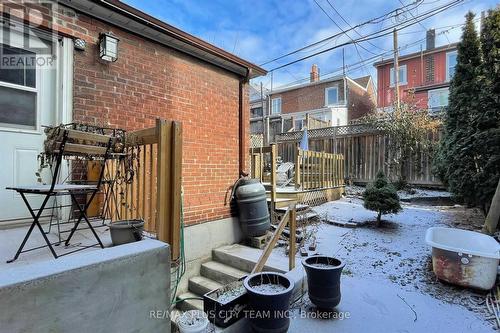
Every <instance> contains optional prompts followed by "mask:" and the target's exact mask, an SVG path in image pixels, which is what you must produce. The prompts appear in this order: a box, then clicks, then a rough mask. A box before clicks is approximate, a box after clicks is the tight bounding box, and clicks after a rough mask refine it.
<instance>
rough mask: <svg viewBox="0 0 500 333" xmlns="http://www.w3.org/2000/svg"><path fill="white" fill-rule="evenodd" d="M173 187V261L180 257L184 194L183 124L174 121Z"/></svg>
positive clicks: (171, 237)
mask: <svg viewBox="0 0 500 333" xmlns="http://www.w3.org/2000/svg"><path fill="white" fill-rule="evenodd" d="M170 165H171V167H170V171H171V175H170V176H171V177H172V182H171V184H172V187H171V189H170V193H169V194H170V198H171V200H172V204H171V207H172V210H171V212H170V213H171V214H170V221H171V223H172V224H171V228H170V230H171V236H170V239H171V244H170V246H171V249H170V256H171V258H172V260H176V259H178V258H179V257H180V233H181V218H182V216H181V214H182V212H181V200H182V197H181V192H182V123H180V122H178V121H174V122H173V123H172V158H171V164H170Z"/></svg>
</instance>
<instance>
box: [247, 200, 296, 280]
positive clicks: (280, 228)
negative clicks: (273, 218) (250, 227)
mask: <svg viewBox="0 0 500 333" xmlns="http://www.w3.org/2000/svg"><path fill="white" fill-rule="evenodd" d="M291 211H292V207H291V206H290V207H288V209H287V211H286V212H285V214H284V215H283V218H282V219H281V222H280V223H279V224H278V228H277V229H276V231H275V232H274V234H273V237H271V240H270V241H269V243H267V245H266V247H265V248H264V251H262V254H261V255H260V257H259V260H257V263H256V264H255V266H254V268H253V269H252V272H251V274H254V273H258V272H261V271H262V269H263V268H264V265H265V264H266V261H267V258H269V256H270V255H271V252H272V251H273V249H274V246H275V245H276V242H277V241H278V239H279V238H280V235H281V233H282V232H283V229H285V226H286V225H287V223H288V219H289V218H290V212H291Z"/></svg>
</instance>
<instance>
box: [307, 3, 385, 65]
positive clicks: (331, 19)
mask: <svg viewBox="0 0 500 333" xmlns="http://www.w3.org/2000/svg"><path fill="white" fill-rule="evenodd" d="M314 3H316V5H317V6H318V7H319V9H321V11H322V12H323V13H324V14H325V15H326V16H327V17H328V18H329V19H330V21H332V22H333V24H335V25H336V26H337V28H339V29H340V31H342V32H343V33H344V34H345V35H346V36H347V37H348V38H349V39H350V40H351V41H352V42H354V40H353V39H352V38H351V36H349V34H348V33H347V32H345V31H344V30H343V29H342V28H341V27H340V25H338V23H337V22H336V21H335V20H334V19H333V17H331V16H330V14H328V13H327V12H326V11H325V9H324V8H323V7H322V6H321V5H320V4H319V3H318V1H316V0H314ZM360 46H361V45H360ZM354 47H355V49H356V53H357V54H358V57H359V60H360V61H361V62H362V61H363V58H362V57H361V54H360V53H359V50H358V45H357V43H354ZM363 49H364V50H366V51H368V50H367V49H365V48H364V47H363ZM369 52H370V53H371V54H375V53H373V52H371V51H369ZM365 71H366V69H365Z"/></svg>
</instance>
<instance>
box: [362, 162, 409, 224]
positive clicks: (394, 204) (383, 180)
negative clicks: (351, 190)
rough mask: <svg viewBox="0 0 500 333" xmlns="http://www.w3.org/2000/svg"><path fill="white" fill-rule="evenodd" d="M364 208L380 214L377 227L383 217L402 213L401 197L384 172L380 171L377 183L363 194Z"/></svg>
mask: <svg viewBox="0 0 500 333" xmlns="http://www.w3.org/2000/svg"><path fill="white" fill-rule="evenodd" d="M363 199H364V207H365V208H366V209H369V210H373V211H375V212H377V213H378V215H377V227H379V226H380V224H381V222H382V215H384V214H391V213H394V214H395V213H397V212H399V211H401V209H402V208H401V205H400V204H399V196H398V193H397V191H396V189H395V188H394V186H393V185H392V184H390V183H389V181H388V180H387V177H386V176H385V174H384V172H382V171H379V172H378V173H377V178H376V179H375V181H374V182H373V183H371V184H369V185H368V187H367V188H366V191H365V192H364V193H363Z"/></svg>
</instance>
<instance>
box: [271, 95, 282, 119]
mask: <svg viewBox="0 0 500 333" xmlns="http://www.w3.org/2000/svg"><path fill="white" fill-rule="evenodd" d="M274 101H279V106H280V107H279V111H278V112H276V110H275V109H274ZM273 114H281V97H275V98H273V99H271V115H273Z"/></svg>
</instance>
